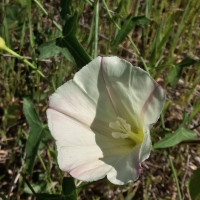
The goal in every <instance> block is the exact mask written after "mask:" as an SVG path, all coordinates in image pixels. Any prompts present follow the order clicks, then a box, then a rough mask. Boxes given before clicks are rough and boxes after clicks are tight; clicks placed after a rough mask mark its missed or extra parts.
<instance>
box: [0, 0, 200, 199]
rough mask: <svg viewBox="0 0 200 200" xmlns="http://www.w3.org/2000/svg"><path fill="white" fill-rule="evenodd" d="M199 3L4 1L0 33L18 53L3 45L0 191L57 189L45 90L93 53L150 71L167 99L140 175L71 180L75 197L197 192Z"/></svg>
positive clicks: (18, 195) (7, 195) (14, 195)
mask: <svg viewBox="0 0 200 200" xmlns="http://www.w3.org/2000/svg"><path fill="white" fill-rule="evenodd" d="M199 10H200V1H199V0H174V1H167V0H162V1H160V0H148V1H147V0H146V1H145V0H134V1H132V0H115V1H109V0H101V1H99V2H98V1H97V0H96V1H90V0H82V1H77V0H74V1H70V0H66V1H64V0H63V1H62V0H61V1H54V0H32V1H31V0H3V1H2V2H1V3H0V36H1V37H2V38H4V40H5V41H6V44H7V46H8V47H9V48H10V49H12V50H13V51H15V52H16V53H17V54H19V55H21V56H22V57H23V59H22V57H19V56H18V55H12V53H9V52H7V51H0V126H1V129H0V199H1V198H2V199H13V200H14V199H17V200H18V199H35V198H36V197H35V195H33V193H34V192H35V193H48V194H59V193H61V191H62V181H63V173H62V172H61V171H60V170H59V168H58V165H57V163H56V151H55V148H54V142H53V141H52V138H51V136H50V134H49V131H48V127H47V126H46V113H45V111H46V109H47V107H48V97H49V96H50V95H51V94H52V93H53V92H54V91H55V88H57V87H59V86H60V85H62V84H63V83H65V82H66V81H67V80H69V79H71V78H72V77H73V76H74V74H75V72H76V71H78V70H79V69H80V68H81V67H82V66H84V65H85V64H86V63H88V62H89V61H90V60H91V59H92V58H94V57H96V56H97V55H117V56H119V57H122V58H125V59H126V60H128V61H129V62H131V63H132V64H133V65H134V66H139V67H141V68H143V69H144V70H146V71H148V72H149V73H150V74H151V76H152V77H153V78H154V79H156V81H157V82H159V83H160V84H161V85H162V87H163V88H165V90H166V94H167V102H166V105H165V108H164V110H163V113H162V115H161V119H160V120H159V122H157V123H156V125H155V126H154V127H153V129H152V132H151V135H152V141H153V144H154V146H153V150H152V153H151V156H150V158H149V159H148V160H147V161H145V163H143V174H142V175H141V176H140V178H139V179H138V180H137V181H136V182H134V183H130V184H128V185H125V186H115V185H113V184H111V183H109V182H108V181H107V180H106V179H103V180H100V181H97V182H94V183H90V184H86V183H81V182H79V181H77V180H75V185H76V186H77V187H78V189H77V193H78V198H79V199H81V200H84V199H87V200H88V199H95V200H97V199H112V200H115V199H116V200H123V199H126V200H130V199H136V200H137V199H138V200H141V199H150V200H151V199H159V200H161V199H163V200H167V199H169V200H171V199H200V198H199V196H198V195H199V192H200V189H199V185H200V183H199V180H200V178H199V179H198V176H199V174H200V173H199V169H198V166H199V165H200V148H199V140H198V139H196V138H198V137H199V136H200V113H199V110H200V100H199V99H200V84H199V79H200V67H199V65H200V63H199V57H198V56H199V55H200V29H199V25H200V15H199ZM62 29H63V31H61V30H62ZM63 38H64V39H63ZM49 41H50V42H49ZM66 41H67V42H66ZM71 44H73V45H71ZM81 45H82V46H81ZM27 61H28V62H30V63H31V64H32V66H31V65H30V63H29V64H27V63H28V62H27ZM43 75H44V76H43ZM30 100H31V102H33V104H32V103H31V102H30ZM33 105H34V106H33ZM32 116H34V120H31V118H32ZM38 116H39V117H38ZM27 122H28V123H27ZM35 127H37V128H38V130H39V131H36V132H35V131H34V130H35V129H34V128H35ZM38 133H41V134H39V136H38V135H35V134H38ZM31 135H33V136H31ZM163 138H164V139H163ZM27 139H28V142H27ZM26 144H28V145H27V146H28V147H26ZM26 154H27V155H30V156H32V157H27V158H26V159H25V157H26ZM194 172H195V173H194ZM193 174H195V175H194V176H193V177H192V179H191V176H192V175H193ZM66 184H68V185H69V184H71V185H73V183H68V182H67V183H66ZM67 187H68V186H67ZM31 189H32V191H31ZM37 198H38V199H45V198H44V197H39V196H38V197H37ZM46 199H51V197H50V196H49V197H46ZM57 199H61V198H60V197H58V198H57ZM63 199H65V198H64V197H63ZM66 199H67V198H66Z"/></svg>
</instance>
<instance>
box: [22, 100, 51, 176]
mask: <svg viewBox="0 0 200 200" xmlns="http://www.w3.org/2000/svg"><path fill="white" fill-rule="evenodd" d="M23 111H24V115H25V117H26V120H27V122H28V124H29V126H30V131H29V136H28V140H27V143H26V161H25V169H26V171H27V172H28V174H29V175H31V174H32V171H33V165H34V161H35V157H36V155H37V152H38V148H39V144H40V141H41V140H42V138H43V137H44V136H45V134H46V131H47V130H46V129H45V128H43V127H44V126H43V124H42V122H41V121H40V118H39V117H38V114H37V112H36V110H35V108H34V107H33V105H32V103H30V101H29V100H28V99H24V101H23Z"/></svg>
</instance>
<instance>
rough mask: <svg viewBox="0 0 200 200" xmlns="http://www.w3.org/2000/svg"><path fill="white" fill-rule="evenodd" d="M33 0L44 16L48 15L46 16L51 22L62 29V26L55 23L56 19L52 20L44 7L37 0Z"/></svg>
mask: <svg viewBox="0 0 200 200" xmlns="http://www.w3.org/2000/svg"><path fill="white" fill-rule="evenodd" d="M34 2H35V3H36V4H37V5H38V6H39V7H40V9H41V10H42V11H43V12H44V14H45V15H46V16H48V17H49V18H50V19H51V21H52V23H53V24H54V25H55V26H56V27H57V28H58V30H60V31H62V28H61V27H60V26H59V25H58V24H57V22H56V21H54V20H53V19H52V18H51V17H50V16H49V14H48V12H47V11H46V10H45V8H44V7H43V6H42V5H41V3H40V2H38V1H37V0H34Z"/></svg>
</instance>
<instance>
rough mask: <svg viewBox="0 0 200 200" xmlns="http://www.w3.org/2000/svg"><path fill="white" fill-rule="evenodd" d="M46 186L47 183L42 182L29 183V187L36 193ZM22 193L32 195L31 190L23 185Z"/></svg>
mask: <svg viewBox="0 0 200 200" xmlns="http://www.w3.org/2000/svg"><path fill="white" fill-rule="evenodd" d="M46 185H47V183H46V181H44V180H41V181H38V182H37V183H31V186H32V188H33V190H34V191H35V192H36V193H38V192H41V191H44V190H45V188H46ZM24 192H25V193H27V194H33V193H32V190H31V189H30V188H29V187H28V185H27V184H25V186H24Z"/></svg>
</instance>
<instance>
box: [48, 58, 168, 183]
mask: <svg viewBox="0 0 200 200" xmlns="http://www.w3.org/2000/svg"><path fill="white" fill-rule="evenodd" d="M164 103H165V92H164V90H163V89H162V88H161V87H160V86H159V85H158V84H157V83H156V82H155V81H154V80H153V79H152V78H151V76H150V75H149V74H148V73H147V72H145V71H143V70H142V69H140V68H138V67H134V66H132V65H131V64H130V63H129V62H127V61H125V60H124V59H120V58H118V57H97V58H95V59H94V60H93V61H91V62H90V63H89V64H88V65H86V66H85V67H83V68H82V69H81V70H80V71H79V72H77V73H76V75H75V76H74V78H73V80H70V81H68V82H67V83H65V84H64V85H62V86H60V87H59V88H58V89H57V90H56V92H55V93H54V94H53V95H52V96H51V97H50V102H49V108H48V110H47V117H48V125H49V129H50V131H51V134H52V136H53V137H54V138H55V140H56V145H57V151H58V164H59V167H60V169H61V170H62V171H64V172H67V173H69V174H70V175H71V176H73V177H75V178H77V179H79V180H82V181H95V180H98V179H102V178H104V177H105V176H107V178H108V180H109V181H110V182H112V183H114V184H118V185H123V184H126V183H128V182H132V181H134V180H136V179H137V178H138V176H139V174H140V173H141V163H142V162H143V161H144V160H145V159H147V158H148V157H149V155H150V149H151V139H150V131H149V130H150V128H151V126H152V124H153V123H155V122H156V121H157V120H158V118H159V116H160V113H161V111H162V108H163V105H164Z"/></svg>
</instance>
